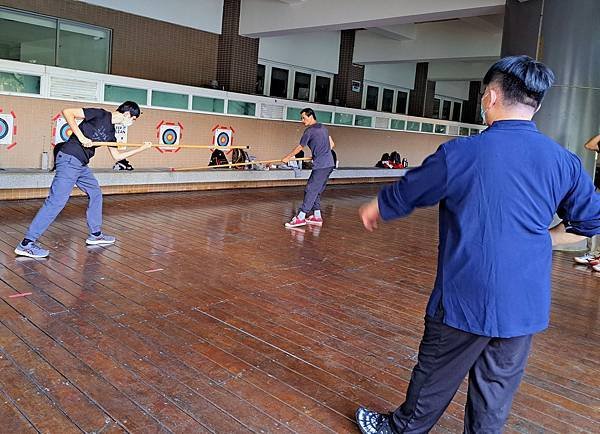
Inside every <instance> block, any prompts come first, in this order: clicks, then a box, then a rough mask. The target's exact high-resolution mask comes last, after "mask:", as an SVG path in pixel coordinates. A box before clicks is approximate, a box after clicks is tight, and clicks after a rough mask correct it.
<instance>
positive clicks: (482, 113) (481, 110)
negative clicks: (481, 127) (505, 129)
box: [479, 106, 487, 125]
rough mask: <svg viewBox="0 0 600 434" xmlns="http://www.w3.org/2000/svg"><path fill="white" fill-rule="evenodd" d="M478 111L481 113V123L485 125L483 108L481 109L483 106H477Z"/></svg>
mask: <svg viewBox="0 0 600 434" xmlns="http://www.w3.org/2000/svg"><path fill="white" fill-rule="evenodd" d="M479 112H480V113H481V119H482V120H483V123H484V124H485V125H487V122H486V120H485V110H484V109H483V106H481V107H479Z"/></svg>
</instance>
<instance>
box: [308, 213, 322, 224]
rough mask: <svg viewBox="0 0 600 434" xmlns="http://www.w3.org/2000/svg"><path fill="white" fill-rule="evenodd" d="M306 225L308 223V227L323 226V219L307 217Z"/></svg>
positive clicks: (312, 216)
mask: <svg viewBox="0 0 600 434" xmlns="http://www.w3.org/2000/svg"><path fill="white" fill-rule="evenodd" d="M306 223H308V224H309V225H319V226H322V225H323V219H322V218H321V217H315V216H314V215H311V216H309V217H307V218H306Z"/></svg>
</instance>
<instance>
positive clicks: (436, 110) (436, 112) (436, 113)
mask: <svg viewBox="0 0 600 434" xmlns="http://www.w3.org/2000/svg"><path fill="white" fill-rule="evenodd" d="M440 103H441V101H440V99H439V98H433V108H432V110H431V117H432V118H434V119H439V118H440Z"/></svg>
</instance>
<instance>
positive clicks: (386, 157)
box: [381, 152, 390, 161]
mask: <svg viewBox="0 0 600 434" xmlns="http://www.w3.org/2000/svg"><path fill="white" fill-rule="evenodd" d="M389 159H390V154H388V153H387V152H386V153H385V154H383V155H382V156H381V161H388V160H389Z"/></svg>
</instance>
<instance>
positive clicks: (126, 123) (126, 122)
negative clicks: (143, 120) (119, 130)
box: [121, 117, 133, 127]
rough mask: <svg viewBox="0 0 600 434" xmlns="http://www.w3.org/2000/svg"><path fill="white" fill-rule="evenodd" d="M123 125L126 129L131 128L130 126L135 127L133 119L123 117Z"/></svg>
mask: <svg viewBox="0 0 600 434" xmlns="http://www.w3.org/2000/svg"><path fill="white" fill-rule="evenodd" d="M121 125H123V126H125V127H129V126H131V125H133V119H131V118H129V117H123V121H122V122H121Z"/></svg>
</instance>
